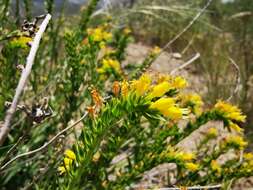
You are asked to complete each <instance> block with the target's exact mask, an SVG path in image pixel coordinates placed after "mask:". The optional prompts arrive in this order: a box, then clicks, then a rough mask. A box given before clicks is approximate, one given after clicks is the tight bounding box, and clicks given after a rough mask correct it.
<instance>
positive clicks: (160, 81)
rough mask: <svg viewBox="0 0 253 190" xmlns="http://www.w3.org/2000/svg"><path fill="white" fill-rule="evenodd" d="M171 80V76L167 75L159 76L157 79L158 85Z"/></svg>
mask: <svg viewBox="0 0 253 190" xmlns="http://www.w3.org/2000/svg"><path fill="white" fill-rule="evenodd" d="M170 80H171V76H170V75H167V74H166V75H165V74H159V75H158V77H157V84H160V83H162V82H164V81H167V82H169V81H170Z"/></svg>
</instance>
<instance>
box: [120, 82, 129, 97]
mask: <svg viewBox="0 0 253 190" xmlns="http://www.w3.org/2000/svg"><path fill="white" fill-rule="evenodd" d="M128 91H129V84H128V82H127V81H125V80H124V81H123V82H122V83H121V95H122V96H123V97H126V96H127V94H128Z"/></svg>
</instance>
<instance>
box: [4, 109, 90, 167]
mask: <svg viewBox="0 0 253 190" xmlns="http://www.w3.org/2000/svg"><path fill="white" fill-rule="evenodd" d="M87 115H88V112H85V113H84V115H83V116H82V117H81V118H80V119H78V120H77V121H76V122H75V123H73V124H71V125H70V126H68V127H66V128H65V129H63V130H62V131H60V132H59V133H57V134H56V135H55V136H54V137H53V138H52V139H50V140H49V141H48V142H47V143H45V144H44V145H43V146H41V147H39V148H37V149H35V150H32V151H29V152H25V153H22V154H19V155H17V156H15V157H14V158H12V159H11V160H10V161H8V162H7V163H5V164H4V165H3V166H2V167H1V168H0V171H3V170H4V169H5V168H6V167H7V166H9V165H10V164H11V163H12V162H14V161H15V160H17V159H19V158H22V157H26V156H31V155H33V154H36V153H38V152H41V151H43V150H45V149H46V148H47V147H48V146H49V145H51V144H52V143H53V142H54V141H56V140H57V139H58V138H59V137H60V136H61V135H62V134H64V133H65V132H67V131H68V130H70V129H72V128H73V127H74V126H76V125H77V124H78V123H80V122H81V121H82V120H83V119H84V118H85V117H86V116H87Z"/></svg>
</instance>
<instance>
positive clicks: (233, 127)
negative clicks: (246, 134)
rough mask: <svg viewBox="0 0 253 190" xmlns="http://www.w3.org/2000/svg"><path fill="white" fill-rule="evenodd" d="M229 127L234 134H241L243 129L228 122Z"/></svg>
mask: <svg viewBox="0 0 253 190" xmlns="http://www.w3.org/2000/svg"><path fill="white" fill-rule="evenodd" d="M229 127H230V128H231V129H233V130H235V131H236V132H238V133H242V132H243V129H242V128H241V127H239V126H238V125H237V124H235V123H233V122H231V121H229Z"/></svg>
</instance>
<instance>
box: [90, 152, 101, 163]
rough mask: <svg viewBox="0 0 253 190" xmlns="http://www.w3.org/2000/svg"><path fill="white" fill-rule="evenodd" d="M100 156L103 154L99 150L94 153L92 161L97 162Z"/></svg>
mask: <svg viewBox="0 0 253 190" xmlns="http://www.w3.org/2000/svg"><path fill="white" fill-rule="evenodd" d="M100 156H101V154H100V153H99V151H97V152H96V153H95V154H94V155H93V157H92V161H93V162H97V161H98V160H99V158H100Z"/></svg>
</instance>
